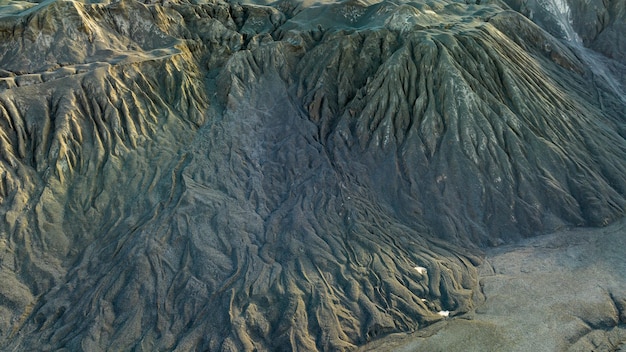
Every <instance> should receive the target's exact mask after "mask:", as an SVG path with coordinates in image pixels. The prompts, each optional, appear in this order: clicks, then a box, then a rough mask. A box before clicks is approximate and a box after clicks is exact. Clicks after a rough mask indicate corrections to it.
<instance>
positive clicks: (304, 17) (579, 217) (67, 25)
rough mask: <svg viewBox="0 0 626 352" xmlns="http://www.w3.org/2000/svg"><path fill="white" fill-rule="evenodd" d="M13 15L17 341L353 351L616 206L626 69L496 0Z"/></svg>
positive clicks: (2, 294)
mask: <svg viewBox="0 0 626 352" xmlns="http://www.w3.org/2000/svg"><path fill="white" fill-rule="evenodd" d="M10 5H11V4H9V5H5V12H4V14H3V15H2V16H1V17H0V38H1V40H0V48H2V50H1V51H0V53H1V54H0V68H1V69H2V70H1V71H0V76H1V78H0V87H2V88H0V89H1V90H0V124H1V125H2V128H1V129H0V137H1V138H0V147H1V154H0V155H1V158H0V178H1V179H0V181H1V182H0V197H1V198H0V199H1V205H0V218H1V221H2V223H1V224H0V277H2V282H3V283H2V285H0V312H2V314H1V318H0V347H3V348H8V349H18V350H20V349H38V350H58V349H68V350H89V351H92V350H96V351H97V350H130V349H137V350H146V351H148V350H149V351H153V350H181V351H183V350H185V351H186V350H211V351H213V350H223V351H239V350H250V351H252V350H255V349H257V350H296V349H297V350H342V349H345V350H349V349H354V348H355V347H356V346H359V345H362V344H364V343H366V342H368V341H370V340H372V339H374V338H377V337H380V336H383V335H386V334H389V333H392V332H406V331H414V330H419V329H421V328H422V327H424V326H427V325H429V324H431V323H433V322H436V321H438V320H441V319H444V318H445V316H446V315H447V314H449V315H451V316H455V315H460V314H463V313H465V312H468V311H470V310H472V309H473V308H474V307H475V305H476V304H477V303H480V302H482V299H483V298H482V294H481V290H480V288H479V286H478V282H477V269H476V267H477V266H478V265H480V263H481V252H480V249H481V248H483V247H484V246H493V245H499V244H502V243H511V242H514V241H516V240H518V239H521V238H524V237H529V236H533V235H537V234H542V233H546V232H549V231H552V230H555V229H558V228H563V227H568V226H605V225H607V224H609V223H611V222H613V221H614V220H616V219H619V218H621V217H623V216H624V212H625V209H626V140H625V137H626V128H625V127H626V122H625V120H624V109H625V105H624V102H623V96H620V94H623V91H620V90H619V89H617V90H616V87H617V88H621V86H619V82H618V83H615V81H609V80H608V79H607V77H609V75H606V76H601V75H598V74H597V72H596V71H593V70H592V69H591V68H590V67H589V62H588V61H586V60H584V59H583V58H582V57H581V55H580V53H579V52H578V51H576V50H575V49H573V48H572V47H571V46H570V45H568V44H567V43H566V42H564V41H563V40H560V39H559V38H556V37H554V36H552V35H551V34H549V33H548V32H546V31H544V30H543V29H541V28H540V27H538V26H537V25H535V24H534V23H533V22H531V21H530V20H529V19H527V18H526V17H524V16H522V15H521V14H520V13H518V12H515V11H513V10H510V9H507V6H506V5H504V4H496V3H493V4H481V5H478V4H469V5H468V4H465V3H456V2H452V1H451V2H447V1H434V2H429V3H410V4H409V3H406V4H396V3H391V2H380V3H365V2H358V1H346V2H330V3H327V4H308V3H306V2H278V3H275V4H271V5H258V4H244V5H240V4H235V3H225V2H221V1H210V2H205V3H177V2H173V3H172V2H166V3H139V2H136V1H133V0H124V1H121V2H116V3H94V4H89V3H82V2H73V1H51V2H45V3H41V4H37V5H29V6H25V5H24V4H21V3H20V4H17V3H14V4H13V5H14V6H13V7H12V6H10ZM23 7H28V9H24V8H23ZM16 8H17V10H16ZM615 23H616V22H615V21H613V22H611V25H615ZM615 50H617V51H618V52H619V50H621V49H620V48H617V49H615ZM605 53H606V52H605ZM621 53H622V54H623V52H621ZM620 55H621V54H620ZM612 57H618V56H617V54H614V55H613V56H612ZM605 60H606V62H609V63H610V65H609V66H607V67H608V68H607V72H609V74H610V75H611V77H613V76H615V77H620V76H619V73H624V72H626V69H625V67H624V65H623V63H620V62H619V61H617V60H612V59H611V58H608V57H606V58H605ZM616 84H618V85H617V86H616Z"/></svg>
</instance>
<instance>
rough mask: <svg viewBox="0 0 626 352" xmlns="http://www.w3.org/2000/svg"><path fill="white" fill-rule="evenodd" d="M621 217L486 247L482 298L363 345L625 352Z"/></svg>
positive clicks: (625, 244) (625, 245) (625, 229)
mask: <svg viewBox="0 0 626 352" xmlns="http://www.w3.org/2000/svg"><path fill="white" fill-rule="evenodd" d="M625 258H626V221H623V220H622V221H620V222H618V223H616V224H614V225H611V226H609V227H606V228H604V229H576V230H568V231H559V232H557V233H554V234H550V235H546V236H540V237H536V238H533V239H530V240H525V241H522V242H520V243H517V244H515V245H508V246H503V247H500V248H495V249H490V250H488V251H487V253H486V257H485V262H484V264H483V265H482V266H481V267H480V274H479V277H480V279H479V280H480V285H481V288H482V291H483V293H484V296H485V301H484V302H483V303H482V304H480V305H478V306H477V308H476V309H475V310H474V311H473V312H471V313H469V314H465V315H462V316H459V317H456V318H450V319H446V320H445V321H444V322H439V323H437V324H433V325H432V326H430V327H428V328H427V329H424V331H420V332H418V333H415V334H408V335H399V334H398V335H394V336H389V337H387V338H383V339H381V340H379V341H376V342H375V343H372V344H370V345H367V346H364V347H363V348H362V349H360V350H362V351H380V350H387V351H397V352H400V351H433V352H435V351H450V352H454V351H520V352H522V351H537V352H541V351H546V352H548V351H580V352H582V351H626V276H625V275H624V273H625V272H626V259H625Z"/></svg>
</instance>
